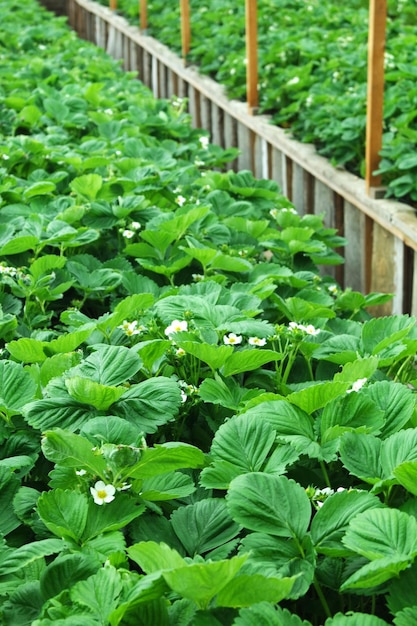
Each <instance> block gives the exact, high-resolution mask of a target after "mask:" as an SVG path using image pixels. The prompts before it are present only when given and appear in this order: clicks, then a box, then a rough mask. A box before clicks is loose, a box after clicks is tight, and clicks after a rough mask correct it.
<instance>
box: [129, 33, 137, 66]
mask: <svg viewBox="0 0 417 626" xmlns="http://www.w3.org/2000/svg"><path fill="white" fill-rule="evenodd" d="M136 48H137V46H136V45H135V44H134V42H133V41H132V40H130V46H129V67H130V71H131V72H136V73H138V59H137V54H136Z"/></svg>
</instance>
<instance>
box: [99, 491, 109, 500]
mask: <svg viewBox="0 0 417 626" xmlns="http://www.w3.org/2000/svg"><path fill="white" fill-rule="evenodd" d="M97 495H98V497H99V498H101V499H102V500H104V498H106V497H107V491H106V490H105V489H99V490H98V491H97Z"/></svg>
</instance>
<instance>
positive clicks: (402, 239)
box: [67, 0, 417, 315]
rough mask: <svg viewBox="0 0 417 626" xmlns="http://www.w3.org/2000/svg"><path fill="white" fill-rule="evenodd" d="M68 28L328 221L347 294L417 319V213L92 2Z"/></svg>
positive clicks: (76, 8)
mask: <svg viewBox="0 0 417 626" xmlns="http://www.w3.org/2000/svg"><path fill="white" fill-rule="evenodd" d="M67 9H68V17H69V24H70V26H71V27H72V28H74V29H75V30H76V31H77V33H78V34H79V35H80V36H81V37H83V38H84V39H87V40H89V41H92V42H93V43H95V44H96V45H98V46H100V47H101V48H104V49H105V50H106V51H107V52H108V53H109V54H110V55H111V56H113V57H114V58H116V59H121V60H122V61H123V67H124V69H125V70H128V71H135V72H137V73H138V77H139V78H140V80H142V82H143V83H144V84H145V85H147V86H148V87H149V88H150V89H151V90H152V92H153V93H154V95H155V96H156V97H158V98H170V97H171V96H172V95H177V96H179V97H184V98H187V99H188V102H189V112H190V114H191V116H192V120H193V124H194V126H196V127H201V128H204V129H206V130H207V131H209V132H210V134H211V140H212V142H213V143H216V144H218V145H221V146H223V147H225V148H228V147H231V146H234V147H238V148H239V149H240V150H241V154H240V156H239V157H238V159H236V162H235V163H233V164H232V167H233V168H234V169H239V170H241V169H250V170H252V171H253V172H254V174H255V175H256V176H257V177H262V178H271V179H273V180H275V181H276V182H277V183H278V184H279V185H280V187H281V189H282V192H283V193H284V194H285V195H286V196H288V197H289V198H290V200H291V201H292V202H293V203H294V205H295V207H296V208H297V209H298V211H299V212H300V213H301V214H304V213H316V214H322V213H324V215H325V223H326V225H328V226H330V227H334V228H337V229H338V232H339V234H341V235H343V236H344V237H346V238H347V240H348V245H347V246H346V248H344V249H343V250H342V251H341V253H342V254H343V256H344V258H345V263H344V265H342V266H337V267H335V268H332V267H326V268H325V272H326V273H333V275H334V277H335V278H336V279H337V280H338V281H339V283H340V284H341V285H342V286H343V287H345V288H346V287H351V288H352V289H354V290H357V291H361V292H363V293H368V292H370V291H382V292H385V293H393V294H394V298H393V300H392V302H390V303H388V304H386V305H384V306H381V307H378V310H377V311H375V308H374V309H372V312H373V313H374V314H378V315H387V314H396V313H411V314H417V254H416V252H417V212H416V209H414V208H413V207H411V206H408V205H406V204H403V203H400V202H396V201H393V200H386V199H376V198H371V197H369V196H368V195H367V194H366V189H365V181H364V180H363V179H361V178H359V177H357V176H354V175H352V174H350V173H348V172H345V171H344V170H341V169H337V168H335V167H333V166H332V165H331V164H330V162H329V161H328V160H327V159H325V158H323V157H321V156H320V155H318V154H317V152H316V151H315V149H314V147H313V146H311V145H309V144H302V143H300V142H298V141H295V140H293V139H292V138H291V137H290V136H289V135H288V133H287V132H285V131H284V130H282V129H280V128H278V127H276V126H273V125H272V124H271V123H270V121H269V118H268V117H267V116H264V115H250V114H249V113H248V107H247V105H246V104H245V103H242V102H237V101H234V100H229V99H228V98H227V97H226V95H225V92H224V89H223V87H222V86H221V85H219V84H218V83H216V82H215V81H213V80H211V79H209V78H207V77H205V76H201V75H200V74H199V73H198V71H197V70H196V69H195V68H193V67H185V66H184V62H183V60H182V59H180V58H179V57H178V56H177V55H176V54H174V53H173V52H172V51H171V50H169V49H168V48H167V47H166V46H164V45H163V44H161V43H160V42H158V41H157V40H155V39H154V38H152V37H149V36H147V35H146V34H143V33H142V32H140V30H139V29H138V28H136V27H134V26H131V25H129V24H128V22H127V21H126V20H125V19H124V18H122V17H121V16H119V15H117V14H115V13H114V12H112V11H111V10H110V9H108V8H107V7H103V6H101V5H99V4H97V3H96V2H92V1H91V0H67Z"/></svg>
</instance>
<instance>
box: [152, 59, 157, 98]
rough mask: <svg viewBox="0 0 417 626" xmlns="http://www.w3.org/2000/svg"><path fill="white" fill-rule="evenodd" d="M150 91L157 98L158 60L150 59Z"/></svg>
mask: <svg viewBox="0 0 417 626" xmlns="http://www.w3.org/2000/svg"><path fill="white" fill-rule="evenodd" d="M150 60H151V84H150V87H151V90H152V93H153V95H154V96H155V98H159V80H158V59H157V58H156V57H151V59H150Z"/></svg>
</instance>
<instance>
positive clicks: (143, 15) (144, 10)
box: [139, 0, 148, 30]
mask: <svg viewBox="0 0 417 626" xmlns="http://www.w3.org/2000/svg"><path fill="white" fill-rule="evenodd" d="M139 16H140V29H141V30H146V29H147V28H148V4H147V0H139Z"/></svg>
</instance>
